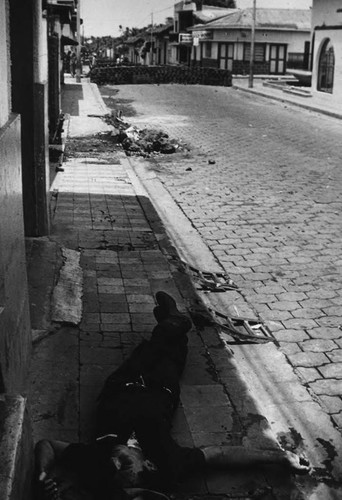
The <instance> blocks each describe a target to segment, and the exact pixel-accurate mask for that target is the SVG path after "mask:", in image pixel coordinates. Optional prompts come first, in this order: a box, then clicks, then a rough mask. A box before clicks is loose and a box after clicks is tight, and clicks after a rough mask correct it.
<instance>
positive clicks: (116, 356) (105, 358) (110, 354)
mask: <svg viewBox="0 0 342 500" xmlns="http://www.w3.org/2000/svg"><path fill="white" fill-rule="evenodd" d="M122 361H123V358H122V352H121V350H120V349H119V348H109V347H95V346H93V345H90V344H89V343H84V344H81V346H80V363H81V364H82V365H85V364H91V365H92V364H94V365H97V364H101V365H110V366H114V365H115V366H118V365H119V364H120V363H122Z"/></svg>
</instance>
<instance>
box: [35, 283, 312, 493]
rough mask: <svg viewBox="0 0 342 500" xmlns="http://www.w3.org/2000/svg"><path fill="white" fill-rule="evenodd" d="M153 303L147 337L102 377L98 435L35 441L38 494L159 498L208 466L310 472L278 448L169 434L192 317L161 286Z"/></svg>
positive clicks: (290, 454) (287, 452)
mask: <svg viewBox="0 0 342 500" xmlns="http://www.w3.org/2000/svg"><path fill="white" fill-rule="evenodd" d="M156 303H157V305H156V307H155V308H154V310H153V312H154V316H155V318H156V320H157V325H156V326H155V328H154V329H153V331H152V334H151V338H150V340H148V341H143V342H142V343H141V344H140V345H138V346H137V347H136V348H135V350H134V351H133V352H132V354H131V355H130V356H129V358H128V359H127V360H125V361H124V362H123V364H122V365H121V366H120V367H119V368H118V369H117V370H116V371H114V373H112V374H111V375H110V376H109V377H108V379H107V380H106V382H105V384H104V387H103V389H102V392H101V394H100V396H99V398H98V406H97V422H96V439H95V440H94V442H92V443H89V444H80V443H77V444H69V443H64V442H59V441H49V440H43V441H40V442H39V443H37V445H36V449H35V458H36V478H37V481H36V484H37V490H38V494H37V496H38V499H37V500H39V495H40V498H41V499H49V500H57V499H70V500H71V499H72V500H75V499H89V500H91V499H92V500H95V499H96V500H97V499H99V500H116V499H118V500H120V499H128V498H137V499H138V498H139V500H140V499H142V498H143V499H144V500H155V499H157V498H158V497H160V498H162V497H163V496H164V493H165V492H168V491H170V490H172V488H173V487H174V486H175V485H176V484H178V483H179V482H180V481H181V480H182V479H183V478H184V477H186V476H188V475H190V474H193V473H197V474H198V473H201V472H203V471H204V470H205V469H206V468H209V467H213V468H226V469H229V468H233V467H240V466H241V467H244V466H245V467H247V466H251V465H264V464H278V465H283V466H284V468H287V469H288V470H290V471H292V472H294V473H306V472H308V470H309V467H308V463H307V462H306V461H305V460H303V459H300V458H299V457H298V456H297V455H295V454H293V453H291V452H289V451H285V450H283V449H281V448H279V449H272V450H257V449H249V448H248V449H247V448H244V447H242V446H229V445H226V446H206V447H202V448H189V447H183V446H180V445H179V444H178V443H177V442H176V441H175V440H174V439H173V438H172V436H171V427H172V418H173V415H174V412H175V410H176V408H177V406H178V403H179V398H180V377H181V374H182V371H183V369H184V366H185V363H186V357H187V352H188V337H187V334H188V332H189V331H190V329H191V328H192V323H191V320H190V319H189V318H188V316H187V315H185V314H182V313H181V312H180V311H179V310H178V308H177V304H176V302H175V301H174V299H173V298H172V297H171V296H170V295H168V294H167V293H165V292H158V293H157V294H156ZM159 492H160V493H159Z"/></svg>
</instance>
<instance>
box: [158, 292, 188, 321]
mask: <svg viewBox="0 0 342 500" xmlns="http://www.w3.org/2000/svg"><path fill="white" fill-rule="evenodd" d="M156 301H157V304H158V305H157V306H156V307H155V308H154V309H153V313H154V317H155V318H156V320H157V322H158V323H161V322H162V321H164V320H165V319H167V318H168V317H169V316H170V315H171V316H181V315H182V313H181V312H180V311H178V309H177V303H176V301H175V300H174V298H173V297H171V295H169V294H168V293H166V292H157V293H156Z"/></svg>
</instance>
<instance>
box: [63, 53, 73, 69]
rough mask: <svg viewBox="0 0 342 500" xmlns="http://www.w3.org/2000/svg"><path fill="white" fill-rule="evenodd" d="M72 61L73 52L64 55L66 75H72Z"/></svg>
mask: <svg viewBox="0 0 342 500" xmlns="http://www.w3.org/2000/svg"><path fill="white" fill-rule="evenodd" d="M70 59H71V50H69V51H68V52H66V53H65V54H64V58H63V62H64V73H70Z"/></svg>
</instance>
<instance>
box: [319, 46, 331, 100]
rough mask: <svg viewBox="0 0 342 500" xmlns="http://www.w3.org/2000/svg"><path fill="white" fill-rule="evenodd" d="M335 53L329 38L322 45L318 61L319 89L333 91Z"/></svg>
mask: <svg viewBox="0 0 342 500" xmlns="http://www.w3.org/2000/svg"><path fill="white" fill-rule="evenodd" d="M334 71H335V53H334V47H333V45H332V44H331V40H330V39H329V38H327V39H326V40H325V41H324V42H323V45H322V48H321V53H320V56H319V63H318V78H317V90H319V91H320V92H328V93H330V94H332V93H333V87H334Z"/></svg>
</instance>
